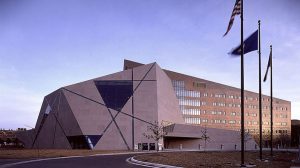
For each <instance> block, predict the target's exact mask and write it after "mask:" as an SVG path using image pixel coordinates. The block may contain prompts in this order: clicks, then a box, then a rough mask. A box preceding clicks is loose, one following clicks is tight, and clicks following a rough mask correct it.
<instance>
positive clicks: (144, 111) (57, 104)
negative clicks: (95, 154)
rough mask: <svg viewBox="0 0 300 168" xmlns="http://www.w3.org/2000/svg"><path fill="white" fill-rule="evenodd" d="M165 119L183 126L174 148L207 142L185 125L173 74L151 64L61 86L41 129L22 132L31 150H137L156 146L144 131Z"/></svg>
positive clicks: (48, 100) (45, 107)
mask: <svg viewBox="0 0 300 168" xmlns="http://www.w3.org/2000/svg"><path fill="white" fill-rule="evenodd" d="M162 121H163V122H166V123H169V124H175V125H177V126H176V127H175V128H176V129H175V130H176V131H177V132H173V133H170V136H171V137H168V138H169V139H172V138H175V139H176V143H175V142H173V143H171V142H169V145H170V146H172V144H177V143H179V144H185V143H186V144H189V146H191V147H193V146H198V145H199V144H200V143H201V142H200V139H201V135H199V133H200V132H201V129H202V128H201V127H198V126H191V125H184V124H185V122H184V119H183V116H182V113H181V111H180V108H179V101H178V99H177V97H176V93H175V92H174V89H173V86H172V82H171V80H170V78H169V77H168V75H167V74H166V73H165V71H164V70H162V69H161V68H160V67H159V66H158V65H157V64H156V63H151V64H147V65H141V66H137V67H134V68H131V69H127V70H126V69H125V70H124V71H121V72H117V73H114V74H110V75H106V76H103V77H99V78H95V79H91V80H87V81H84V82H80V83H76V84H73V85H69V86H65V87H62V88H59V89H58V90H56V91H54V92H52V93H50V94H49V95H47V96H45V98H44V101H43V104H42V107H41V110H40V113H39V116H38V119H37V122H36V126H35V129H33V130H30V131H26V132H20V133H19V134H18V135H17V136H18V138H19V139H20V140H21V141H23V142H24V143H25V147H26V148H52V149H53V148H56V149H97V150H133V149H136V147H139V146H142V144H143V145H144V144H152V146H151V145H150V146H151V149H152V148H153V143H155V141H154V140H152V139H148V138H146V137H145V136H144V135H143V134H144V133H148V134H149V133H151V131H149V129H148V128H149V126H150V125H153V124H154V123H155V122H158V123H161V122H162ZM180 125H183V126H180ZM193 130H197V131H195V132H193ZM216 130H217V131H216V133H215V134H211V136H212V138H213V137H214V136H215V137H218V138H219V139H220V137H222V134H225V133H226V136H225V137H228V138H230V137H231V136H230V133H232V132H230V131H225V132H224V131H222V130H218V129H216ZM181 131H185V132H181ZM176 136H177V137H176ZM188 137H193V138H192V141H191V139H189V138H188ZM178 138H179V139H181V140H182V141H180V142H179V141H178ZM221 139H222V138H221ZM238 141H239V140H238V139H237V142H238ZM216 142H219V141H216ZM229 142H230V143H232V142H235V141H233V140H231V139H229V140H228V143H229ZM160 143H163V141H161V142H160ZM211 144H212V147H214V143H211ZM218 145H219V144H217V143H215V146H218ZM156 147H157V146H156Z"/></svg>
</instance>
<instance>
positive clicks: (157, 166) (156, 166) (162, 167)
mask: <svg viewBox="0 0 300 168" xmlns="http://www.w3.org/2000/svg"><path fill="white" fill-rule="evenodd" d="M126 161H127V162H128V163H130V164H134V165H139V166H144V167H152V168H182V167H177V166H171V165H163V164H158V163H151V162H143V161H139V160H136V159H134V156H133V157H130V158H127V159H126Z"/></svg>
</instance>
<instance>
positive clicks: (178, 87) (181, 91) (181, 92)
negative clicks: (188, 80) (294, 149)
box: [172, 80, 288, 118]
mask: <svg viewBox="0 0 300 168" xmlns="http://www.w3.org/2000/svg"><path fill="white" fill-rule="evenodd" d="M172 84H173V86H174V90H175V92H176V95H177V98H178V99H179V100H180V102H179V104H180V105H186V106H198V107H199V106H201V105H203V106H205V105H208V103H207V102H205V101H201V102H200V101H199V100H191V99H185V97H195V98H199V97H200V95H201V94H200V92H199V91H189V90H185V83H184V81H177V80H173V81H172ZM203 96H204V97H208V93H203ZM210 96H211V97H217V98H226V94H211V95H210ZM227 97H228V98H231V99H240V96H236V95H228V96H227ZM245 99H246V100H253V98H252V97H247V96H246V97H245ZM257 99H258V98H257ZM263 100H264V98H263ZM212 106H220V107H226V106H228V107H236V108H240V107H241V105H240V104H234V103H229V104H226V103H225V102H213V103H212ZM245 108H251V109H258V106H257V105H252V104H245ZM262 108H263V109H270V106H263V107H262ZM275 109H276V110H281V111H287V110H288V108H287V107H275ZM279 117H280V118H287V115H281V116H279Z"/></svg>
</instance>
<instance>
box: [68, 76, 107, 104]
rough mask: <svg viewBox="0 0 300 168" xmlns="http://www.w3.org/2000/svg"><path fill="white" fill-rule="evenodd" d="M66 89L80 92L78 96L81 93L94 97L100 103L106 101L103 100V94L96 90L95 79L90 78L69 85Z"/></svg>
mask: <svg viewBox="0 0 300 168" xmlns="http://www.w3.org/2000/svg"><path fill="white" fill-rule="evenodd" d="M64 89H67V90H69V91H70V92H74V93H76V94H78V96H80V95H81V96H84V97H86V98H88V99H92V100H95V101H97V102H99V103H102V104H104V101H103V100H102V98H101V96H100V95H99V94H98V92H97V91H96V90H97V88H96V86H95V83H94V80H88V81H85V82H81V83H77V84H74V85H69V86H66V87H64Z"/></svg>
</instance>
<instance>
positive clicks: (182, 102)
mask: <svg viewBox="0 0 300 168" xmlns="http://www.w3.org/2000/svg"><path fill="white" fill-rule="evenodd" d="M179 105H181V106H200V105H201V103H200V101H199V100H191V99H179Z"/></svg>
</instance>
